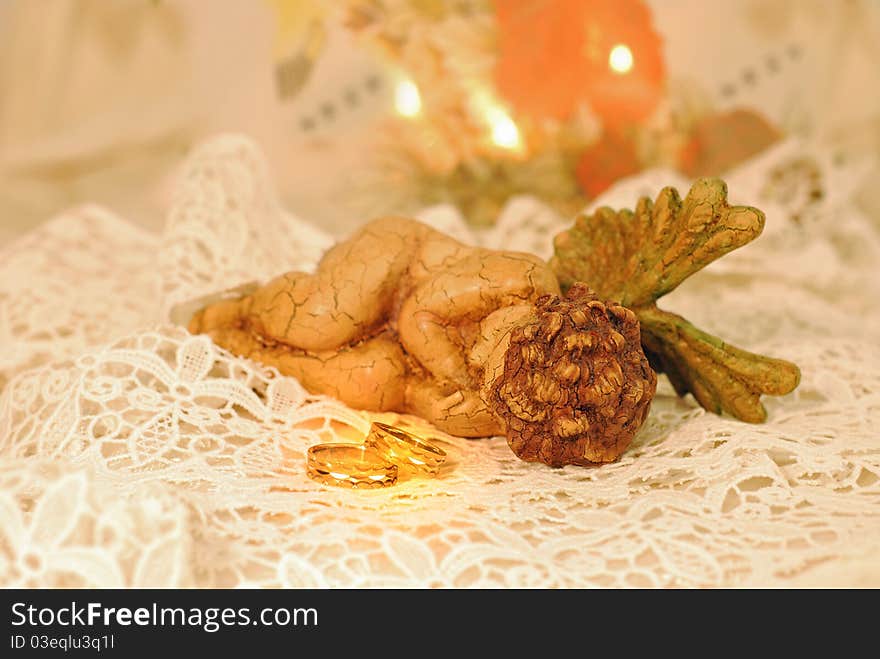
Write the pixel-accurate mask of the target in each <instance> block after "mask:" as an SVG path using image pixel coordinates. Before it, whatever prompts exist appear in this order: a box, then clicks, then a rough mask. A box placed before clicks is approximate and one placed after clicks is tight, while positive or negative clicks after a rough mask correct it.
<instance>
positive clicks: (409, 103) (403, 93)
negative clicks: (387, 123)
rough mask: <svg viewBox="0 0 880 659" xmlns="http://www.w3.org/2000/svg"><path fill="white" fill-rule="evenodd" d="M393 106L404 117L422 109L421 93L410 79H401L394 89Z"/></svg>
mask: <svg viewBox="0 0 880 659" xmlns="http://www.w3.org/2000/svg"><path fill="white" fill-rule="evenodd" d="M394 107H395V109H396V110H397V112H398V114H402V115H403V116H404V117H415V116H416V115H418V114H419V112H421V111H422V95H421V94H419V88H418V87H416V85H415V83H414V82H413V81H412V80H401V81H400V82H399V83H397V87H396V88H395V89H394Z"/></svg>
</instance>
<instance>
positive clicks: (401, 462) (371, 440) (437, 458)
mask: <svg viewBox="0 0 880 659" xmlns="http://www.w3.org/2000/svg"><path fill="white" fill-rule="evenodd" d="M364 445H365V446H367V447H368V448H370V449H372V450H374V451H375V452H376V453H379V454H380V455H381V456H383V457H384V458H385V459H386V460H388V462H391V463H393V464H396V465H397V466H398V467H399V469H400V473H401V475H404V474H406V475H415V474H428V475H434V474H436V473H437V472H438V471H439V470H440V465H441V464H442V463H443V461H444V460H445V459H446V452H445V451H443V450H442V449H439V448H437V447H436V446H434V445H433V444H431V443H430V442H426V441H425V440H423V439H420V438H418V437H416V436H415V435H413V434H412V433H409V432H407V431H406V430H401V429H400V428H396V427H394V426H389V425H387V424H385V423H379V422H378V421H376V422H374V423H373V424H372V425H371V426H370V433H369V434H368V435H367V438H366V439H365V440H364Z"/></svg>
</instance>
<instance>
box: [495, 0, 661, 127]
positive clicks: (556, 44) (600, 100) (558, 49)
mask: <svg viewBox="0 0 880 659" xmlns="http://www.w3.org/2000/svg"><path fill="white" fill-rule="evenodd" d="M495 8H496V18H497V21H498V41H499V43H498V61H497V64H496V67H495V83H496V85H497V87H498V91H499V93H501V94H502V95H503V96H504V97H505V98H506V99H507V100H508V101H510V103H511V104H512V105H513V106H514V107H515V108H516V110H517V111H519V112H522V113H524V114H528V115H531V116H532V117H535V118H555V119H562V120H564V119H567V118H568V117H570V116H571V114H572V113H573V112H574V110H575V109H576V108H577V106H578V105H579V104H580V103H582V102H587V103H589V105H590V106H591V107H592V109H593V110H594V111H595V112H596V113H597V114H598V115H599V116H600V117H601V118H602V119H603V121H604V122H605V123H606V125H613V126H620V125H623V124H626V123H629V122H634V121H638V120H640V119H643V118H644V117H646V116H648V115H649V114H650V113H651V112H652V111H653V110H654V108H655V107H656V106H657V103H658V102H659V100H660V98H661V96H662V94H663V86H664V80H665V66H664V63H663V56H662V52H661V51H662V48H661V40H660V37H659V36H658V35H657V33H656V32H654V27H653V25H652V22H651V14H650V11H649V10H648V8H647V7H646V6H645V4H644V2H642V0H527V1H525V0H496V2H495ZM616 46H622V47H623V48H619V49H618V51H617V54H618V55H620V58H618V59H613V58H611V53H612V50H613V49H614V48H615V47H616ZM612 64H614V65H615V66H616V69H617V70H615V69H614V68H612Z"/></svg>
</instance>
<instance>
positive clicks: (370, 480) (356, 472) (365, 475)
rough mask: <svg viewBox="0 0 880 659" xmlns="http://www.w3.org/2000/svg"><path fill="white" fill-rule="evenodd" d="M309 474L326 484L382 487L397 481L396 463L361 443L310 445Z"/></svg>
mask: <svg viewBox="0 0 880 659" xmlns="http://www.w3.org/2000/svg"><path fill="white" fill-rule="evenodd" d="M306 472H307V473H308V475H309V477H310V478H312V479H314V480H316V481H318V482H319V483H323V484H325V485H336V486H338V487H351V488H364V489H365V488H380V487H388V486H389V485H394V484H395V483H396V482H397V465H394V464H391V463H390V462H389V461H388V460H387V459H386V458H385V456H383V455H382V454H380V453H378V452H377V451H374V450H373V449H371V448H369V447H368V446H364V445H361V444H341V443H340V444H316V445H315V446H311V447H309V450H308V461H307V469H306Z"/></svg>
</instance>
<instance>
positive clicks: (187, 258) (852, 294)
mask: <svg viewBox="0 0 880 659" xmlns="http://www.w3.org/2000/svg"><path fill="white" fill-rule="evenodd" d="M803 158H808V159H811V161H813V162H815V163H816V167H817V168H818V170H819V171H820V173H821V180H822V182H823V184H824V185H825V197H824V199H823V200H821V202H817V203H812V204H811V205H810V206H809V209H808V212H806V213H799V220H798V221H796V222H795V221H793V220H791V219H790V217H789V215H790V213H789V210H790V209H791V208H792V207H793V206H794V205H796V204H801V201H802V200H799V199H798V198H797V194H796V193H792V192H791V189H786V190H782V191H780V190H777V189H774V188H773V186H772V185H770V184H769V183H768V182H769V181H772V180H775V179H774V178H773V176H771V173H772V172H773V171H777V170H778V169H779V168H783V169H784V168H786V167H789V166H793V165H790V163H791V162H793V159H803ZM859 171H861V170H859V169H858V168H857V167H848V168H846V169H840V168H835V167H834V166H832V165H831V164H830V162H828V160H827V159H825V158H824V157H823V155H822V153H821V152H816V151H815V150H813V149H811V148H809V147H806V146H803V145H797V144H787V145H784V146H783V147H782V148H780V149H777V150H775V151H774V152H772V153H770V154H767V155H766V156H765V157H763V158H761V159H759V160H757V161H755V162H753V163H750V164H748V165H747V166H745V167H743V168H742V169H741V170H740V171H738V172H735V173H734V174H733V175H731V176H730V177H729V178H728V183H729V187H730V193H731V198H732V200H733V201H734V202H748V203H752V204H755V205H758V206H760V207H762V208H764V209H765V210H767V214H768V226H767V230H766V232H765V235H763V236H762V237H761V238H759V239H758V240H757V241H756V242H755V243H754V244H752V245H750V246H748V247H746V248H744V249H743V250H740V251H739V252H736V253H734V254H732V255H730V256H728V257H725V258H724V259H723V260H721V261H719V262H717V263H716V264H714V265H713V266H712V267H711V268H709V269H707V271H705V272H702V273H699V274H698V275H696V276H695V277H693V278H692V279H691V280H688V281H687V282H686V283H685V284H684V285H682V287H681V289H680V290H679V291H677V292H676V293H675V294H674V295H672V296H669V297H668V298H664V300H663V302H664V306H666V307H668V308H670V309H673V310H675V311H678V312H680V313H682V314H684V315H685V316H687V317H688V318H690V319H692V320H693V321H694V322H696V323H697V324H698V325H699V326H701V327H705V328H706V329H707V330H709V331H714V332H717V333H718V334H720V335H721V336H723V337H724V338H725V339H728V340H730V341H731V342H733V343H736V344H738V345H741V346H742V347H745V348H748V349H751V350H756V351H759V352H763V353H766V354H770V355H773V356H778V357H782V358H786V359H790V360H792V361H795V362H796V363H797V364H799V365H800V367H801V369H802V372H803V381H802V384H801V385H800V387H799V388H798V389H797V390H796V391H795V392H794V393H793V394H791V395H789V396H787V397H784V398H779V399H773V398H771V399H768V400H767V401H766V404H767V407H768V411H769V421H768V422H767V423H765V424H763V425H748V424H744V423H740V422H738V421H735V420H732V419H729V418H722V417H718V416H715V415H712V414H708V413H706V412H704V411H703V410H702V409H701V408H699V407H698V406H697V405H696V404H695V402H694V401H693V400H692V399H691V398H690V397H688V398H685V399H678V398H677V397H676V396H675V395H674V393H673V392H672V390H671V387H670V386H669V385H668V383H666V381H665V379H663V378H661V386H660V388H659V390H658V395H657V397H656V400H655V402H654V404H653V407H652V410H651V414H650V417H649V419H648V422H647V423H646V426H645V427H644V428H643V430H642V431H641V432H640V433H639V435H638V437H637V438H636V440H635V442H634V444H633V445H632V446H631V448H630V449H629V450H628V451H627V452H626V453H625V454H624V455H623V457H622V458H621V459H620V461H619V462H617V463H614V464H610V465H606V466H602V467H597V468H593V469H583V468H577V467H567V468H564V469H560V470H554V469H550V468H548V467H545V466H543V465H537V464H526V463H524V462H521V461H519V460H518V459H517V458H516V457H515V456H514V455H513V454H512V453H511V452H510V450H509V449H508V448H507V445H506V442H505V441H504V440H503V439H502V438H494V439H486V440H464V439H459V438H454V437H448V436H445V435H441V434H440V433H436V432H434V431H431V430H430V429H429V428H427V427H422V428H421V429H420V431H421V432H426V433H428V434H429V435H432V436H435V437H436V439H437V441H440V442H443V445H444V448H445V449H446V450H447V452H448V453H449V456H450V457H449V460H448V463H449V464H448V465H447V466H446V467H445V469H444V470H443V471H442V472H441V474H440V476H439V477H438V478H436V479H430V480H414V481H408V482H403V483H401V484H399V485H397V486H395V487H393V488H388V489H385V490H378V491H368V492H360V491H351V490H336V489H333V488H327V487H323V486H321V485H318V484H316V483H314V482H313V481H311V480H309V479H308V478H307V476H306V473H305V452H306V449H307V448H308V447H309V446H310V445H311V444H314V443H317V442H319V441H326V440H327V439H328V438H330V437H331V436H334V437H344V438H358V437H360V436H363V434H365V432H366V430H367V427H368V425H369V422H370V420H371V417H370V415H368V414H366V413H362V412H357V411H353V410H350V409H348V408H346V407H345V406H344V405H342V404H340V403H339V402H337V401H334V400H331V399H328V398H325V397H316V396H311V395H309V394H307V393H306V392H305V391H304V390H303V389H302V388H301V387H300V386H299V384H298V383H297V382H295V381H294V380H292V379H291V378H286V377H282V376H280V375H279V374H278V373H277V372H275V371H273V370H272V369H268V368H264V367H262V366H260V365H259V364H256V363H252V362H249V361H247V360H243V359H240V358H237V357H234V356H232V355H230V354H229V353H226V352H224V351H223V350H221V349H219V348H217V347H216V346H214V345H213V344H212V343H211V342H210V341H209V340H208V339H207V338H206V337H200V336H191V335H189V334H188V333H187V332H186V331H185V330H184V329H182V328H180V327H177V326H175V325H173V324H172V323H170V322H169V318H170V317H171V314H172V312H173V310H174V309H175V307H177V306H178V305H181V304H185V303H186V302H187V301H189V300H192V299H193V298H195V297H199V296H202V295H207V294H210V293H215V292H216V291H218V290H221V289H224V288H229V287H233V286H237V285H240V284H242V283H244V282H247V281H251V280H255V279H257V280H259V279H264V278H267V277H269V276H272V275H275V274H277V273H279V272H282V271H285V270H289V269H293V268H297V269H303V268H308V267H311V266H313V264H314V263H315V262H316V261H317V259H318V258H319V257H320V255H321V253H322V251H323V250H324V249H325V248H326V247H327V245H329V244H330V243H331V240H330V238H329V237H328V236H326V235H324V234H323V233H322V232H321V231H319V230H317V229H315V228H314V227H312V226H310V225H309V224H307V223H305V222H303V221H301V220H298V219H296V218H295V217H293V216H291V215H290V214H288V213H286V212H285V211H284V210H283V209H281V208H280V207H279V205H278V203H277V201H276V199H275V195H274V192H273V185H272V182H271V180H270V177H269V175H268V173H267V171H266V167H265V164H264V162H263V158H262V157H261V155H260V154H259V152H258V151H257V149H256V148H255V147H254V146H253V145H251V144H250V143H249V142H248V141H247V140H245V139H243V138H238V137H232V136H229V137H221V138H218V139H216V140H214V141H212V142H210V143H208V144H206V145H204V146H203V147H202V148H200V149H199V150H198V151H197V152H196V153H194V154H193V155H192V156H191V157H190V159H189V160H188V162H187V163H186V165H185V167H184V168H183V171H182V173H181V175H180V178H179V182H178V185H177V189H176V190H177V191H176V196H175V199H174V203H173V207H172V209H171V211H170V214H169V220H168V224H167V228H166V230H165V232H164V234H163V235H162V236H154V235H152V234H148V233H144V232H142V231H140V230H137V229H135V228H133V227H132V226H130V225H129V224H127V223H126V222H124V221H122V220H120V219H119V218H116V217H114V216H113V215H112V214H110V213H108V212H106V211H103V210H101V209H98V208H94V207H87V208H81V209H77V210H73V211H71V212H70V213H68V214H66V215H63V216H61V217H59V218H57V219H55V220H53V221H51V222H49V223H47V224H46V225H44V226H43V227H42V228H41V229H39V230H38V231H36V232H34V233H32V234H31V235H29V236H26V237H25V238H23V239H21V240H19V241H17V242H16V243H14V244H12V245H10V246H8V247H7V248H6V249H5V250H4V251H3V252H2V253H0V346H2V349H0V378H2V379H3V381H5V385H4V386H3V393H2V398H0V585H2V586H56V585H66V586H67V585H88V586H98V587H105V586H202V587H207V586H246V585H248V586H250V585H260V586H592V585H595V586H741V585H762V586H771V585H776V586H780V585H781V586H784V585H804V584H810V585H815V584H828V585H874V586H877V585H880V565H878V560H877V557H878V555H880V554H878V551H880V437H878V431H877V427H878V425H880V349H878V345H880V322H878V321H880V313H878V312H877V311H876V309H874V308H873V307H872V302H874V301H876V300H877V299H880V282H878V278H877V277H876V274H873V273H875V271H876V263H877V262H878V261H880V237H878V235H877V231H876V229H875V228H874V226H873V225H872V224H871V222H869V221H868V220H867V219H866V218H864V217H863V216H861V215H860V214H859V212H858V210H857V209H856V207H855V206H854V205H853V204H852V203H851V202H850V199H849V192H850V191H851V190H852V186H851V185H850V186H849V187H847V185H844V184H843V182H845V181H847V182H848V181H853V180H854V179H856V178H857V176H858V173H859ZM670 183H673V184H676V185H678V186H679V187H680V189H682V188H683V189H687V187H688V186H687V181H681V180H679V178H678V177H677V176H676V175H674V174H671V173H667V172H649V173H646V174H644V175H641V176H639V177H637V178H634V179H630V180H628V181H625V182H623V183H622V184H621V185H619V186H617V187H615V188H614V189H612V190H611V191H609V193H608V194H607V195H606V196H605V197H604V198H603V199H602V200H601V201H602V202H604V203H610V204H611V205H618V206H622V205H627V206H630V205H632V204H633V202H634V201H635V198H636V196H637V195H638V194H640V193H648V194H650V195H652V196H653V195H655V194H656V192H657V191H658V189H659V188H660V187H662V186H663V185H667V184H670ZM838 183H839V184H838ZM795 187H796V186H795ZM682 191H683V190H682ZM422 219H424V220H426V221H430V222H432V223H433V224H435V225H437V226H439V227H441V228H443V229H445V230H447V231H449V232H451V233H453V234H455V235H457V236H459V237H462V238H463V239H466V240H471V241H474V242H480V243H483V244H486V245H490V246H496V247H500V246H502V245H503V246H504V248H506V249H522V250H529V251H533V252H536V253H538V254H541V255H543V256H547V255H548V254H549V250H550V239H551V237H552V235H553V234H554V233H555V232H556V231H557V230H559V228H560V227H561V226H563V225H564V224H565V222H564V221H563V220H561V219H560V218H558V217H556V216H555V215H554V214H553V213H552V212H550V211H548V210H547V209H546V208H544V207H543V206H542V205H540V204H539V203H537V202H536V201H534V200H531V199H527V198H520V199H514V200H512V201H511V202H510V203H509V204H508V206H507V208H506V209H505V212H504V215H503V217H502V218H501V219H500V222H499V224H498V225H497V226H496V227H495V228H493V229H491V230H489V231H486V232H483V233H481V234H479V235H474V234H473V232H472V231H471V230H470V229H469V228H468V227H467V226H466V225H465V224H464V223H463V222H462V221H461V218H460V217H458V216H457V214H456V213H455V212H454V211H452V210H451V209H449V208H444V207H440V208H433V209H429V210H427V211H426V212H425V213H423V214H422ZM384 418H391V419H394V420H395V421H398V422H408V423H413V424H419V423H420V422H419V421H418V420H416V419H412V418H408V419H399V418H396V417H394V416H393V415H391V416H390V417H389V415H384Z"/></svg>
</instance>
